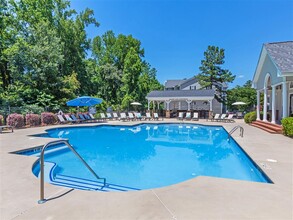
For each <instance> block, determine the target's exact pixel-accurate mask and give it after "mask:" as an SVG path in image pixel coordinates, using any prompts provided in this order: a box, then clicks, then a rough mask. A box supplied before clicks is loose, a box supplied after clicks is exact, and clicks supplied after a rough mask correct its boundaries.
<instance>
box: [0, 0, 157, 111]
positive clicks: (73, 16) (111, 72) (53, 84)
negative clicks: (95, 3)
mask: <svg viewBox="0 0 293 220" xmlns="http://www.w3.org/2000/svg"><path fill="white" fill-rule="evenodd" d="M89 25H93V26H95V27H96V28H98V27H99V22H98V21H97V20H96V19H95V18H94V11H93V10H91V9H88V8H87V9H85V10H84V11H82V12H80V13H77V12H76V11H75V10H73V9H71V8H70V2H69V1H66V0H41V1H40V0H9V1H5V0H4V1H3V0H1V1H0V106H6V105H9V106H18V107H21V106H26V105H37V106H46V107H49V108H50V109H51V110H54V109H58V108H60V107H61V108H62V107H64V106H65V103H66V101H68V100H69V99H72V98H75V97H76V96H81V95H91V96H98V97H100V98H102V99H103V100H104V102H105V106H107V105H108V106H113V107H115V108H125V107H126V105H127V104H125V103H127V102H128V101H139V102H142V103H146V101H145V96H146V95H147V93H148V92H150V91H151V90H152V89H154V88H156V89H162V85H160V83H159V82H158V80H157V79H156V70H155V69H154V68H152V67H151V66H150V64H149V63H148V62H147V61H146V60H144V49H143V48H142V47H141V42H140V41H139V40H138V39H135V38H133V37H132V36H131V35H128V36H126V35H123V34H118V36H116V35H115V33H114V32H113V31H107V32H106V33H104V34H103V35H102V36H95V37H94V38H93V39H90V38H88V37H87V33H86V27H87V26H89ZM149 83H152V84H153V86H152V85H148V86H146V84H149ZM126 100H128V101H126Z"/></svg>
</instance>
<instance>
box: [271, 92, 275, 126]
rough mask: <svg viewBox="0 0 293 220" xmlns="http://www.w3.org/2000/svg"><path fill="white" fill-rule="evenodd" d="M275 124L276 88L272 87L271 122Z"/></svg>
mask: <svg viewBox="0 0 293 220" xmlns="http://www.w3.org/2000/svg"><path fill="white" fill-rule="evenodd" d="M271 123H273V124H276V86H272V121H271Z"/></svg>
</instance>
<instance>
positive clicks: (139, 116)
mask: <svg viewBox="0 0 293 220" xmlns="http://www.w3.org/2000/svg"><path fill="white" fill-rule="evenodd" d="M135 118H136V119H137V120H141V119H142V116H141V114H140V112H136V113H135Z"/></svg>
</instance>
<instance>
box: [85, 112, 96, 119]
mask: <svg viewBox="0 0 293 220" xmlns="http://www.w3.org/2000/svg"><path fill="white" fill-rule="evenodd" d="M83 117H84V118H85V119H86V120H94V119H92V118H91V117H90V116H89V115H88V114H85V113H84V114H83Z"/></svg>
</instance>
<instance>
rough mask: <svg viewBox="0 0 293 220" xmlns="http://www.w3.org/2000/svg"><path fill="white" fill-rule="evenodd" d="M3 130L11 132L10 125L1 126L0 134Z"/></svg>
mask: <svg viewBox="0 0 293 220" xmlns="http://www.w3.org/2000/svg"><path fill="white" fill-rule="evenodd" d="M4 129H11V132H13V127H12V126H10V125H2V126H0V133H2V131H3V130H4Z"/></svg>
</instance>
